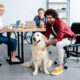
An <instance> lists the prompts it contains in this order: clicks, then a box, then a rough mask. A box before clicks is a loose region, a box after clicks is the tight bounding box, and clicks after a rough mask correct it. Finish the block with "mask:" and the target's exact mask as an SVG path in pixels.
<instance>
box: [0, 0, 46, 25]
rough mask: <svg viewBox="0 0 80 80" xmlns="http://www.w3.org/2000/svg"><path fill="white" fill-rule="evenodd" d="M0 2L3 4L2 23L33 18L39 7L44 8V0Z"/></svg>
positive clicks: (3, 0)
mask: <svg viewBox="0 0 80 80" xmlns="http://www.w3.org/2000/svg"><path fill="white" fill-rule="evenodd" d="M0 3H2V4H4V5H5V14H4V16H3V21H4V24H11V23H15V22H16V20H22V21H27V20H33V18H34V16H35V15H37V10H38V9H39V8H44V9H45V8H46V0H0Z"/></svg>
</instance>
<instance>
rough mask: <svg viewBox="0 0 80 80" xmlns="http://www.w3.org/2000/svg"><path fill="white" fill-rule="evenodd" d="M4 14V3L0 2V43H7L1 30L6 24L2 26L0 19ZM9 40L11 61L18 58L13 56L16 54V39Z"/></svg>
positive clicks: (5, 27)
mask: <svg viewBox="0 0 80 80" xmlns="http://www.w3.org/2000/svg"><path fill="white" fill-rule="evenodd" d="M3 14H4V5H3V4H0V43H5V44H8V38H7V37H5V36H3V35H2V33H3V30H4V29H7V28H8V26H3V23H2V20H1V16H2V15H3ZM10 41H11V57H12V61H13V62H15V61H16V62H17V61H18V59H17V58H16V57H15V55H16V47H17V41H16V39H13V38H10Z"/></svg>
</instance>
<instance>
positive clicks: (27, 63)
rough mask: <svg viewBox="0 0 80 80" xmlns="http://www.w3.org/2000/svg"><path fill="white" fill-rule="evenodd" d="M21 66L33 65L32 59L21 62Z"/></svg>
mask: <svg viewBox="0 0 80 80" xmlns="http://www.w3.org/2000/svg"><path fill="white" fill-rule="evenodd" d="M21 66H24V67H32V66H33V63H32V60H31V61H28V62H25V63H23V64H21Z"/></svg>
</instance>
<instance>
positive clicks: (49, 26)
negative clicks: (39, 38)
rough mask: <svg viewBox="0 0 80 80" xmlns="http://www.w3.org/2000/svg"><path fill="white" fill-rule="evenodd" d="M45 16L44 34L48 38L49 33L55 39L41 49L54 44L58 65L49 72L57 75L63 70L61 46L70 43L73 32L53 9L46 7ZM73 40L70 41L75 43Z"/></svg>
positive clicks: (62, 50)
mask: <svg viewBox="0 0 80 80" xmlns="http://www.w3.org/2000/svg"><path fill="white" fill-rule="evenodd" d="M45 16H46V18H47V23H46V32H45V36H46V37H47V38H48V39H49V36H50V34H52V35H53V36H54V37H55V39H53V40H51V41H49V42H47V43H46V45H45V46H44V47H43V50H45V48H46V47H47V46H48V45H53V44H56V52H57V58H58V66H57V67H56V68H55V69H54V70H53V71H52V72H51V74H52V75H59V74H60V73H62V72H63V67H62V64H63V57H64V49H63V47H64V46H66V45H69V44H70V43H71V40H72V38H73V37H74V35H75V34H74V33H73V32H72V31H71V30H70V28H68V26H67V24H66V23H65V22H63V21H62V20H61V19H60V18H58V14H57V12H56V11H55V10H53V9H48V10H47V11H46V12H45ZM75 41H76V40H75V39H74V40H73V41H72V43H75Z"/></svg>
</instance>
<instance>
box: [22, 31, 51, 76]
mask: <svg viewBox="0 0 80 80" xmlns="http://www.w3.org/2000/svg"><path fill="white" fill-rule="evenodd" d="M46 41H47V39H46V37H45V36H44V35H43V34H42V33H40V32H36V33H34V35H33V37H32V43H33V44H32V59H31V60H30V61H29V62H26V63H23V64H22V66H26V67H34V72H33V75H37V73H38V69H40V71H42V70H44V73H45V74H49V72H48V70H47V69H48V68H49V67H50V66H51V65H52V61H51V60H50V59H49V56H48V51H47V48H46V49H45V50H42V48H43V46H44V45H45V44H46Z"/></svg>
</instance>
